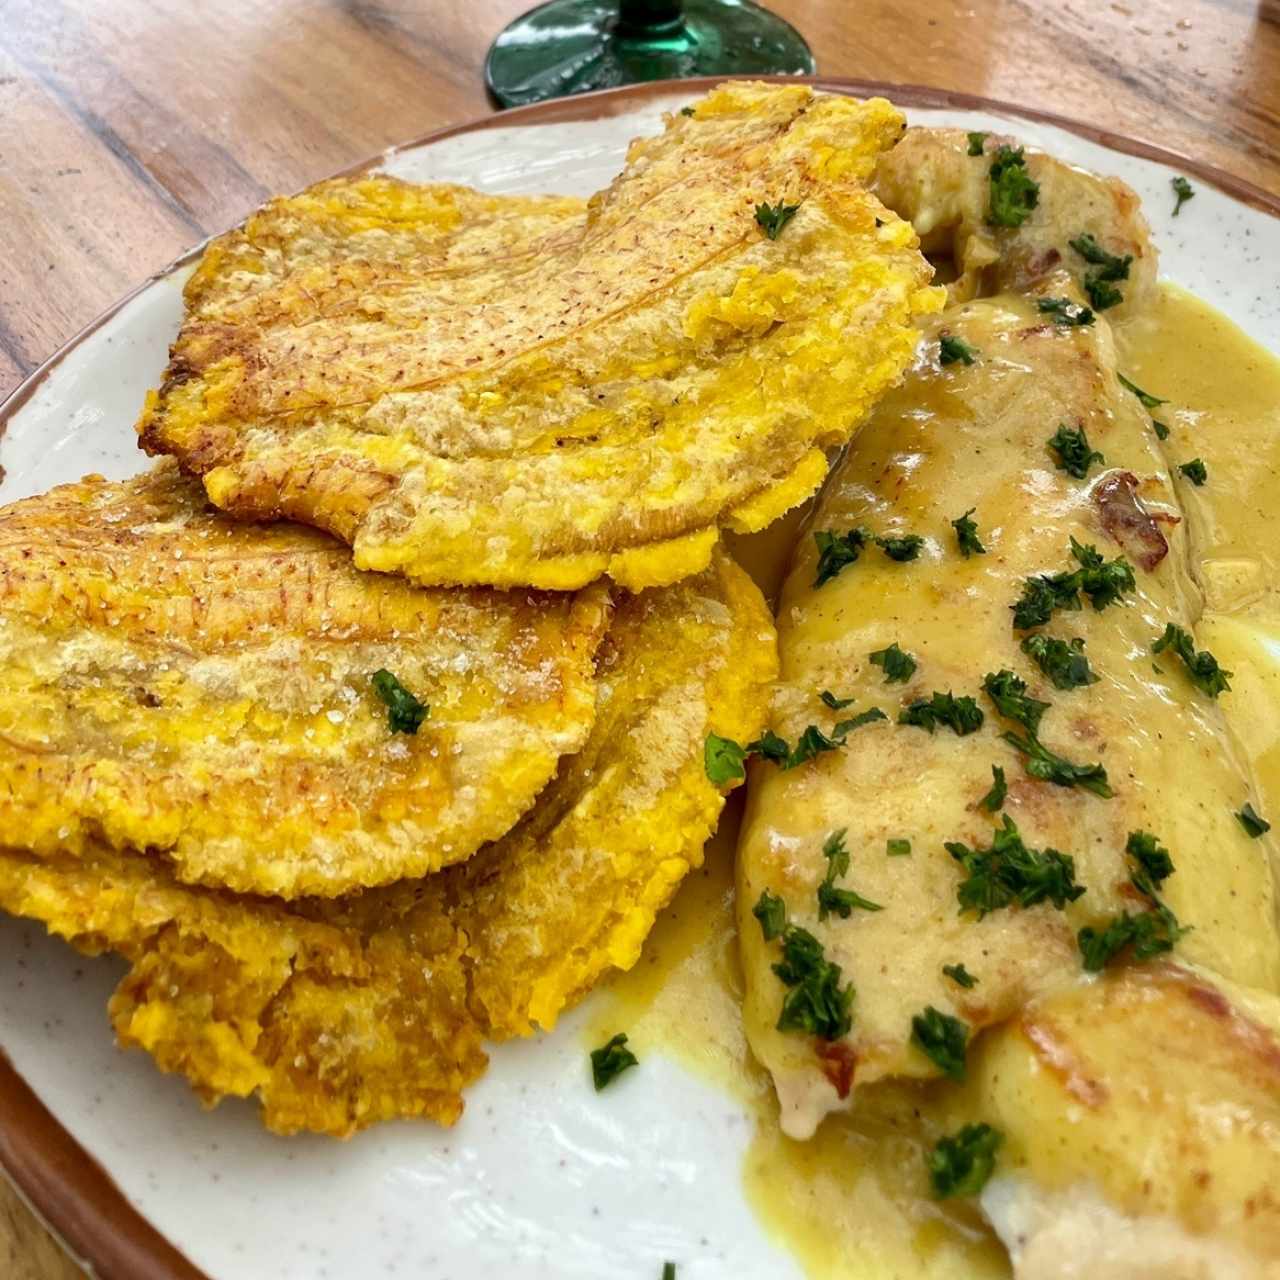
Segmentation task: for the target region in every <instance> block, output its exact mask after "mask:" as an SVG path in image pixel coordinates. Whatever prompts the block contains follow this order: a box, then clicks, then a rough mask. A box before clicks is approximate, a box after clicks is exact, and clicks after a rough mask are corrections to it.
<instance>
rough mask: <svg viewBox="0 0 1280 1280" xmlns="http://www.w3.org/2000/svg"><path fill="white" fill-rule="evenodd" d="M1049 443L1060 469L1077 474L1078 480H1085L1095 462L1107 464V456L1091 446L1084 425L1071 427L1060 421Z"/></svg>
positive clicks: (1071, 474) (1073, 474) (1069, 473)
mask: <svg viewBox="0 0 1280 1280" xmlns="http://www.w3.org/2000/svg"><path fill="white" fill-rule="evenodd" d="M1048 444H1049V448H1050V449H1052V450H1053V452H1054V453H1055V454H1057V457H1058V464H1057V465H1058V470H1059V471H1065V472H1066V473H1067V474H1068V475H1070V476H1075V478H1076V479H1077V480H1083V479H1084V478H1085V476H1087V475H1088V474H1089V468H1090V467H1091V466H1092V465H1093V464H1094V463H1095V462H1096V463H1098V464H1099V466H1106V463H1107V460H1106V458H1104V457H1103V456H1102V454H1100V453H1099V452H1098V451H1097V450H1096V449H1091V448H1090V447H1089V437H1088V436H1087V435H1085V432H1084V428H1083V427H1069V426H1067V424H1066V423H1065V422H1063V423H1059V424H1058V429H1057V431H1055V432H1054V433H1053V435H1051V436H1050V437H1049V441H1048Z"/></svg>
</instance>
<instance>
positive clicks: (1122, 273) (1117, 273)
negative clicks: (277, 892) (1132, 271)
mask: <svg viewBox="0 0 1280 1280" xmlns="http://www.w3.org/2000/svg"><path fill="white" fill-rule="evenodd" d="M1067 243H1068V244H1069V245H1070V246H1071V247H1072V248H1073V249H1074V250H1075V251H1076V252H1077V253H1078V254H1079V255H1080V256H1081V257H1082V258H1083V259H1084V260H1085V261H1086V262H1087V263H1089V265H1090V266H1094V267H1101V268H1102V278H1103V279H1104V280H1127V279H1128V278H1129V264H1130V263H1131V262H1132V261H1133V254H1131V253H1130V254H1126V255H1125V256H1124V257H1123V258H1121V257H1118V256H1117V255H1116V254H1114V253H1108V252H1107V251H1106V250H1105V249H1104V248H1103V247H1102V246H1101V245H1100V244H1099V243H1098V242H1097V241H1096V240H1095V239H1094V238H1093V236H1091V235H1090V234H1089V233H1088V232H1087V231H1086V232H1084V233H1083V234H1082V235H1078V236H1077V237H1076V238H1075V239H1074V240H1068V241H1067Z"/></svg>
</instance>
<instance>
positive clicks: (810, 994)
mask: <svg viewBox="0 0 1280 1280" xmlns="http://www.w3.org/2000/svg"><path fill="white" fill-rule="evenodd" d="M773 971H774V973H776V974H777V975H778V977H779V978H781V979H782V981H783V982H784V983H785V984H786V985H787V986H788V987H789V988H790V990H789V991H788V992H787V994H786V995H785V996H784V997H783V1000H782V1012H781V1013H780V1014H779V1015H778V1023H777V1026H778V1030H779V1031H804V1032H807V1033H808V1034H809V1035H814V1036H818V1037H819V1038H820V1039H822V1040H839V1039H840V1037H841V1036H845V1035H848V1034H849V1029H850V1028H851V1027H852V1026H853V1013H852V1008H853V984H852V983H847V984H846V985H845V986H843V987H841V985H840V966H839V965H838V964H832V963H830V961H828V960H827V959H826V956H825V955H824V953H823V950H822V943H820V942H819V941H818V939H817V938H815V937H814V936H813V934H811V933H810V932H809V931H808V930H807V929H802V928H800V926H799V925H794V924H789V925H788V926H787V927H786V929H785V930H784V931H783V934H782V959H781V960H780V961H779V962H778V963H777V964H775V965H774V966H773Z"/></svg>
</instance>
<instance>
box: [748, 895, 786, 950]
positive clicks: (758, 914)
mask: <svg viewBox="0 0 1280 1280" xmlns="http://www.w3.org/2000/svg"><path fill="white" fill-rule="evenodd" d="M751 914H752V915H753V916H755V918H756V919H757V920H759V921H760V932H761V933H763V934H764V940H765V941H766V942H772V941H773V940H774V938H777V937H779V936H781V934H782V931H783V930H784V929H785V928H786V927H787V904H786V903H785V902H783V900H782V899H781V898H780V897H779V896H778V895H777V894H776V893H770V892H769V890H768V889H764V890H762V891H761V893H760V900H759V901H758V902H757V903H756V905H755V906H754V907H752V908H751Z"/></svg>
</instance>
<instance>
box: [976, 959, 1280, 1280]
mask: <svg viewBox="0 0 1280 1280" xmlns="http://www.w3.org/2000/svg"><path fill="white" fill-rule="evenodd" d="M955 1110H956V1112H957V1113H958V1114H959V1115H962V1116H964V1117H965V1118H977V1119H980V1121H981V1122H983V1123H988V1124H990V1125H992V1126H994V1127H995V1128H996V1129H997V1130H998V1131H999V1132H1000V1133H1001V1134H1002V1135H1003V1142H1002V1144H1001V1146H1000V1148H999V1163H998V1166H997V1171H996V1174H995V1176H994V1177H993V1178H992V1180H991V1181H990V1182H989V1183H988V1184H987V1186H986V1188H985V1189H984V1191H983V1193H982V1198H981V1204H982V1207H983V1210H984V1211H985V1213H986V1214H987V1216H988V1218H989V1219H990V1220H991V1222H992V1223H993V1224H994V1226H995V1228H996V1230H997V1231H998V1232H999V1234H1000V1236H1001V1238H1002V1239H1003V1240H1004V1241H1005V1243H1006V1244H1007V1245H1008V1246H1009V1250H1010V1255H1011V1259H1012V1262H1013V1272H1014V1275H1015V1277H1016V1278H1017V1280H1076V1278H1077V1277H1079V1278H1080V1280H1083V1278H1084V1277H1089V1278H1090V1280H1146V1278H1149V1280H1157V1277H1158V1278H1159V1280H1226V1278H1227V1277H1230V1278H1231V1280H1274V1277H1276V1276H1278V1275H1280V1198H1278V1197H1277V1191H1276V1189H1277V1187H1280V997H1277V996H1276V995H1274V994H1272V993H1270V992H1260V991H1257V990H1246V989H1242V988H1239V987H1236V986H1234V985H1232V984H1230V983H1227V982H1225V981H1223V980H1222V979H1221V978H1217V977H1215V976H1213V975H1209V974H1206V973H1204V972H1199V971H1195V970H1192V969H1188V968H1187V967H1186V966H1183V965H1178V964H1169V963H1156V964H1153V965H1150V966H1130V967H1128V968H1124V969H1121V970H1119V971H1117V972H1114V973H1108V974H1107V975H1106V976H1105V977H1103V978H1102V979H1100V980H1099V981H1097V982H1091V983H1085V984H1077V985H1075V986H1072V987H1070V988H1066V989H1064V990H1062V991H1060V992H1058V993H1056V994H1054V995H1051V996H1047V997H1045V998H1044V999H1041V1000H1037V1001H1034V1002H1033V1003H1032V1004H1031V1005H1029V1006H1028V1007H1027V1008H1026V1009H1025V1010H1024V1011H1023V1012H1022V1014H1021V1015H1020V1016H1019V1017H1018V1018H1016V1019H1014V1020H1012V1021H1010V1022H1009V1023H1007V1024H1005V1025H1004V1026H1002V1027H1000V1028H999V1029H997V1030H996V1031H994V1032H992V1033H991V1034H990V1035H988V1036H984V1037H983V1038H982V1039H981V1040H980V1041H979V1042H978V1044H977V1046H975V1053H974V1061H973V1065H972V1069H971V1072H970V1080H969V1082H968V1084H967V1085H966V1086H965V1088H964V1090H963V1092H962V1095H961V1096H960V1097H959V1098H958V1099H957V1100H956V1103H955Z"/></svg>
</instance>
